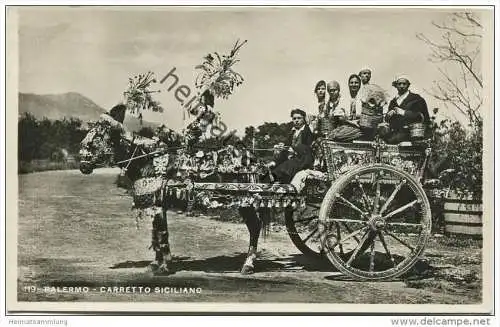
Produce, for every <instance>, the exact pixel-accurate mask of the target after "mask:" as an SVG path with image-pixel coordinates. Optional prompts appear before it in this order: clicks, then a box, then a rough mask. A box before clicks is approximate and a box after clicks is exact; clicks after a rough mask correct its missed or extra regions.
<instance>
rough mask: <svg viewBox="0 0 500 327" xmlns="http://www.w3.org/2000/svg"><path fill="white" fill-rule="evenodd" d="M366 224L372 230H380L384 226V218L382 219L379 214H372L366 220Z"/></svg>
mask: <svg viewBox="0 0 500 327" xmlns="http://www.w3.org/2000/svg"><path fill="white" fill-rule="evenodd" d="M368 225H369V226H370V228H371V229H372V230H373V231H378V230H381V229H382V228H384V227H385V219H382V216H380V215H374V216H372V217H371V219H370V220H369V221H368Z"/></svg>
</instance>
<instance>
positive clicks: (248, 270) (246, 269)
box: [241, 265, 254, 275]
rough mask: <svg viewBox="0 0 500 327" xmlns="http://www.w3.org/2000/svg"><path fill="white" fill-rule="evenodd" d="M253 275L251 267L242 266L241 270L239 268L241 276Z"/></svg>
mask: <svg viewBox="0 0 500 327" xmlns="http://www.w3.org/2000/svg"><path fill="white" fill-rule="evenodd" d="M253 273H254V269H253V266H249V265H244V266H243V268H241V274H242V275H251V274H253Z"/></svg>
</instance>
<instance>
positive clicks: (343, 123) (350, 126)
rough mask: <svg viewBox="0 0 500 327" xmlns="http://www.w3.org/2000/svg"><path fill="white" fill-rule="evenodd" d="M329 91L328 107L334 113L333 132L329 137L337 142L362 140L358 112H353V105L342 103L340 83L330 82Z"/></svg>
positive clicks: (331, 118)
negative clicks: (357, 118)
mask: <svg viewBox="0 0 500 327" xmlns="http://www.w3.org/2000/svg"><path fill="white" fill-rule="evenodd" d="M353 84H354V83H353ZM354 88H355V87H354ZM358 89H359V84H358ZM327 90H328V93H329V94H330V100H329V104H331V105H330V106H327V107H328V108H330V110H331V113H332V114H331V117H330V121H331V130H330V131H329V133H328V134H327V137H328V138H329V139H331V140H333V141H337V142H350V141H353V140H355V139H358V138H360V137H361V136H362V134H361V130H360V129H359V126H358V123H357V120H356V112H355V111H354V112H353V109H355V106H354V107H353V106H351V104H349V105H348V104H346V103H344V102H341V99H340V98H341V97H340V85H339V83H338V82H336V81H332V82H330V83H329V84H328V87H327ZM347 109H348V110H349V114H348V113H347Z"/></svg>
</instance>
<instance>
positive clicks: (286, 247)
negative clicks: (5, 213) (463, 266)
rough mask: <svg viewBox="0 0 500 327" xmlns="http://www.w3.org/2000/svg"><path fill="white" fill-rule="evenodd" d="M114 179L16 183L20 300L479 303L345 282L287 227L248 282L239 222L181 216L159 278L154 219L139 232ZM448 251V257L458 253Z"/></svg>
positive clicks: (399, 285) (265, 246)
mask: <svg viewBox="0 0 500 327" xmlns="http://www.w3.org/2000/svg"><path fill="white" fill-rule="evenodd" d="M115 178H116V174H114V172H113V171H111V172H109V171H101V172H99V171H97V173H95V174H93V175H91V176H83V175H81V174H80V172H78V171H58V172H55V171H54V172H44V173H35V174H29V175H21V176H20V177H19V191H20V194H19V218H18V249H17V250H18V299H19V301H136V302H141V301H169V302H171V301H196V302H302V303H388V304H390V303H399V304H403V303H408V304H410V303H440V304H452V303H470V304H472V303H478V301H480V294H476V293H477V292H472V293H471V291H470V287H469V286H468V285H465V286H464V287H463V288H460V287H455V286H456V285H455V286H453V287H448V288H446V287H445V288H443V287H435V285H434V286H432V287H428V286H425V285H424V284H421V285H420V287H418V288H417V287H408V283H407V282H406V283H405V282H404V281H393V282H376V283H371V282H355V281H351V280H348V279H346V278H345V277H344V276H342V275H341V274H339V273H337V272H335V271H334V269H333V268H332V267H330V266H329V265H324V264H320V263H317V262H311V261H308V259H307V258H305V257H304V256H303V255H301V254H300V252H299V251H298V250H297V249H296V248H295V247H294V246H293V244H292V243H291V241H290V239H289V237H288V235H287V234H286V231H285V230H284V229H279V230H275V231H273V232H272V233H271V234H270V235H269V236H268V238H267V239H265V240H263V241H261V242H260V245H261V246H260V256H259V259H258V261H257V262H256V270H257V272H256V273H255V274H254V275H251V276H243V275H240V274H239V269H240V267H241V265H242V263H243V261H244V252H246V249H247V246H248V234H247V231H246V227H245V225H244V224H243V223H239V224H236V223H228V222H221V221H217V220H214V219H211V218H209V217H203V216H201V217H186V216H184V215H178V214H176V213H170V215H169V225H170V241H171V246H172V251H173V254H174V266H173V267H174V269H175V271H176V272H175V274H172V275H169V276H153V275H152V274H151V273H150V272H148V271H147V265H148V264H149V263H150V261H151V260H152V259H153V252H152V251H151V250H149V249H148V246H149V242H150V224H149V221H143V222H141V223H140V224H139V229H136V224H135V221H134V214H133V212H132V211H131V210H130V208H131V203H132V202H131V198H130V197H128V196H127V195H126V194H125V192H124V190H122V189H118V188H117V187H116V186H115V185H114V181H115ZM445 250H446V251H448V253H450V255H451V256H453V255H454V254H455V253H454V251H460V249H453V248H447V249H445ZM480 252H481V250H480V249H477V251H476V252H475V254H474V255H478V256H479V257H480ZM426 253H430V255H431V257H432V255H434V257H436V256H437V257H442V256H443V255H442V254H441V253H442V252H441V250H436V249H432V248H430V249H429V250H428V251H427V252H426ZM433 253H434V254H433ZM456 254H457V255H458V254H459V253H458V252H457V253H456ZM473 264H475V265H477V262H475V263H473ZM422 285H424V286H422ZM127 287H128V288H127ZM132 287H135V289H133V288H132ZM141 287H142V288H141ZM468 287H469V288H468ZM71 288H72V289H71ZM75 288H77V289H76V290H77V292H75ZM186 288H187V289H186ZM148 289H149V292H148ZM450 289H454V291H450ZM71 290H72V291H71ZM133 291H135V292H133ZM479 293H480V292H479ZM471 294H472V295H471Z"/></svg>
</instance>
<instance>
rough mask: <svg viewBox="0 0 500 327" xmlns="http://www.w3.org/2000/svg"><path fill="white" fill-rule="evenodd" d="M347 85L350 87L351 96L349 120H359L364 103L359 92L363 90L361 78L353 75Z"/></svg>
mask: <svg viewBox="0 0 500 327" xmlns="http://www.w3.org/2000/svg"><path fill="white" fill-rule="evenodd" d="M347 85H348V87H349V94H350V95H351V103H350V108H349V109H350V110H349V120H351V121H353V120H357V119H359V115H360V114H361V109H362V103H361V99H360V96H359V90H360V89H361V78H360V77H359V76H358V75H356V74H351V76H349V79H348V80H347Z"/></svg>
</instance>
